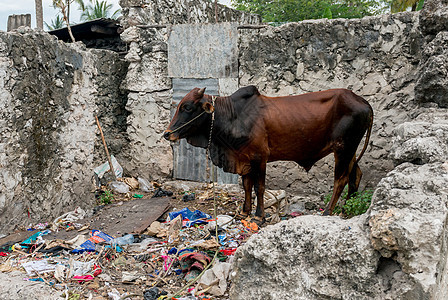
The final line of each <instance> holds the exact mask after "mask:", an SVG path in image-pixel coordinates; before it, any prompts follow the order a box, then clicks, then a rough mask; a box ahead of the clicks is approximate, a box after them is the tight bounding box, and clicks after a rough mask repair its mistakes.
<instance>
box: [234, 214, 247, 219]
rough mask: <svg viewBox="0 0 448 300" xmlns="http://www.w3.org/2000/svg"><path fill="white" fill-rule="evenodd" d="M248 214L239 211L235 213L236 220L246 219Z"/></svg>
mask: <svg viewBox="0 0 448 300" xmlns="http://www.w3.org/2000/svg"><path fill="white" fill-rule="evenodd" d="M248 216H249V214H246V213H237V214H236V215H235V219H236V220H245V219H247V217H248Z"/></svg>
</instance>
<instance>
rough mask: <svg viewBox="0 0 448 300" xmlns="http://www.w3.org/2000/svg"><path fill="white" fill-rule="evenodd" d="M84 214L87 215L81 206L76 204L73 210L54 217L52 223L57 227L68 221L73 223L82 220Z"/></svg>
mask: <svg viewBox="0 0 448 300" xmlns="http://www.w3.org/2000/svg"><path fill="white" fill-rule="evenodd" d="M86 215H87V214H86V212H85V211H84V210H83V209H82V208H81V207H79V206H78V207H77V208H76V209H75V210H73V211H70V212H68V213H65V214H63V215H62V216H60V217H57V218H56V219H54V221H53V223H54V225H55V226H56V227H58V226H60V225H65V224H68V223H73V222H76V221H79V220H82V219H84V217H85V216H86ZM54 230H55V229H54Z"/></svg>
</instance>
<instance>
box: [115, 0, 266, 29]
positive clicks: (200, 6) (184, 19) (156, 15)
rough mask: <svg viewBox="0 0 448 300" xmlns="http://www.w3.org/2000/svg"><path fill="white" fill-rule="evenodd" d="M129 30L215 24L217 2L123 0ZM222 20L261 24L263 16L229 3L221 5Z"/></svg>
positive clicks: (124, 15) (194, 0) (126, 25)
mask: <svg viewBox="0 0 448 300" xmlns="http://www.w3.org/2000/svg"><path fill="white" fill-rule="evenodd" d="M120 6H121V7H122V14H123V17H124V18H123V20H122V21H121V23H122V24H121V25H122V26H123V27H124V28H125V29H126V28H128V27H132V26H136V25H153V24H164V25H169V24H185V23H214V22H215V4H214V1H207V0H204V1H202V0H180V1H179V0H152V1H147V0H120ZM216 12H217V14H216V15H217V17H218V22H238V23H241V24H258V23H260V22H261V18H260V16H258V15H253V14H249V13H245V12H241V11H237V10H234V9H231V8H229V7H227V6H225V5H221V4H218V5H217V10H216Z"/></svg>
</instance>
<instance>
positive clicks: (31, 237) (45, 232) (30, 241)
mask: <svg viewBox="0 0 448 300" xmlns="http://www.w3.org/2000/svg"><path fill="white" fill-rule="evenodd" d="M49 233H51V231H50V230H48V229H47V230H44V231H39V232H36V233H35V234H33V235H32V236H30V237H29V238H27V239H26V240H24V241H23V242H21V243H20V244H21V245H31V244H33V243H34V242H35V241H36V240H37V238H38V237H40V236H43V235H47V234H49Z"/></svg>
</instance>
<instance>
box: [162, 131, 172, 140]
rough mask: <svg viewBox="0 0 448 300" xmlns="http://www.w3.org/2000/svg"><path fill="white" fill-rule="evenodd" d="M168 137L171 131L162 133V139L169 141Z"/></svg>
mask: <svg viewBox="0 0 448 300" xmlns="http://www.w3.org/2000/svg"><path fill="white" fill-rule="evenodd" d="M170 135H171V131H168V130H166V131H165V132H164V133H163V137H164V138H165V139H166V140H169V139H170Z"/></svg>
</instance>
